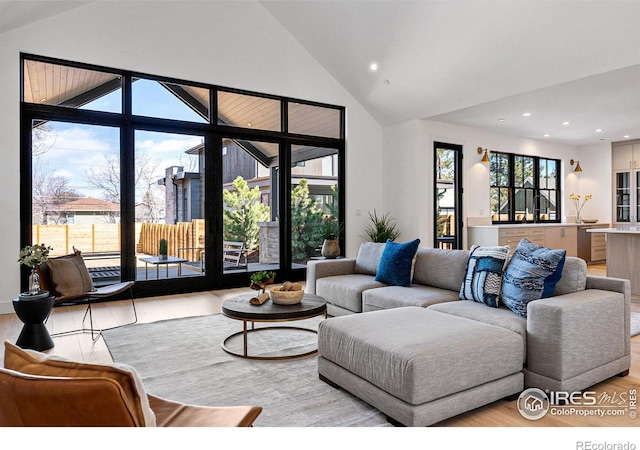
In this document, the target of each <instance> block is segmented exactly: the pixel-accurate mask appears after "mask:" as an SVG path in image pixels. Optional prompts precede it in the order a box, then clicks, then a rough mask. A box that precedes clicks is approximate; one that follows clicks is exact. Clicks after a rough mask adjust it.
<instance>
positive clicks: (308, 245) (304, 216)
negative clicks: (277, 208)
mask: <svg viewBox="0 0 640 450" xmlns="http://www.w3.org/2000/svg"><path fill="white" fill-rule="evenodd" d="M322 240H323V238H322V210H321V209H320V208H319V207H318V203H317V202H316V200H315V199H313V198H311V197H309V186H308V184H307V180H306V179H304V178H303V179H302V180H300V184H298V185H297V186H296V187H295V188H293V191H291V252H292V255H293V260H294V261H296V262H304V261H306V259H307V258H308V257H309V256H312V255H313V254H314V253H315V250H316V248H317V247H319V246H320V245H321V244H322Z"/></svg>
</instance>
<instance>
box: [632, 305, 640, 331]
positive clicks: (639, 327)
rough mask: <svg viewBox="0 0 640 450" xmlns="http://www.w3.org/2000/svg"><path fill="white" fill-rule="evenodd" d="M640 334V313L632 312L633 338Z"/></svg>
mask: <svg viewBox="0 0 640 450" xmlns="http://www.w3.org/2000/svg"><path fill="white" fill-rule="evenodd" d="M639 334H640V312H635V311H631V337H633V336H638V335H639Z"/></svg>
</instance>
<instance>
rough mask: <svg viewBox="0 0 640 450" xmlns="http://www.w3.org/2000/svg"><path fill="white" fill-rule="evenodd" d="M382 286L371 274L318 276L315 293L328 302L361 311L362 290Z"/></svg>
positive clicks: (350, 309) (357, 311)
mask: <svg viewBox="0 0 640 450" xmlns="http://www.w3.org/2000/svg"><path fill="white" fill-rule="evenodd" d="M382 286H384V284H383V283H380V282H378V281H376V280H375V279H374V278H373V277H372V276H371V275H362V274H350V275H336V276H333V277H327V278H319V279H318V280H317V281H316V294H317V295H319V296H321V297H324V298H325V299H327V301H328V302H330V303H331V304H334V305H336V306H339V307H341V308H344V309H347V310H349V311H353V312H356V313H359V312H362V291H365V290H367V289H373V288H378V287H382Z"/></svg>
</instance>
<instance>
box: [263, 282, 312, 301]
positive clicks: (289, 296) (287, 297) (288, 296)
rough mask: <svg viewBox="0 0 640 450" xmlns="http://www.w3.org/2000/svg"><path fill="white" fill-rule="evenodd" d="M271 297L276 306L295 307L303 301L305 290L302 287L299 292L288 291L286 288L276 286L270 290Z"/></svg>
mask: <svg viewBox="0 0 640 450" xmlns="http://www.w3.org/2000/svg"><path fill="white" fill-rule="evenodd" d="M298 286H299V285H298ZM269 297H271V301H272V302H273V303H275V304H276V305H295V304H298V303H300V302H301V301H302V297H304V290H303V289H302V287H300V288H299V289H297V290H293V289H292V290H286V289H285V287H284V286H275V287H272V288H271V289H269Z"/></svg>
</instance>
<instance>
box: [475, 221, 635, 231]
mask: <svg viewBox="0 0 640 450" xmlns="http://www.w3.org/2000/svg"><path fill="white" fill-rule="evenodd" d="M608 226H609V224H608V223H600V222H597V223H574V222H566V223H563V222H560V223H534V222H527V223H499V224H495V225H469V226H468V227H467V228H531V227H608ZM638 233H640V227H638Z"/></svg>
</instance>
